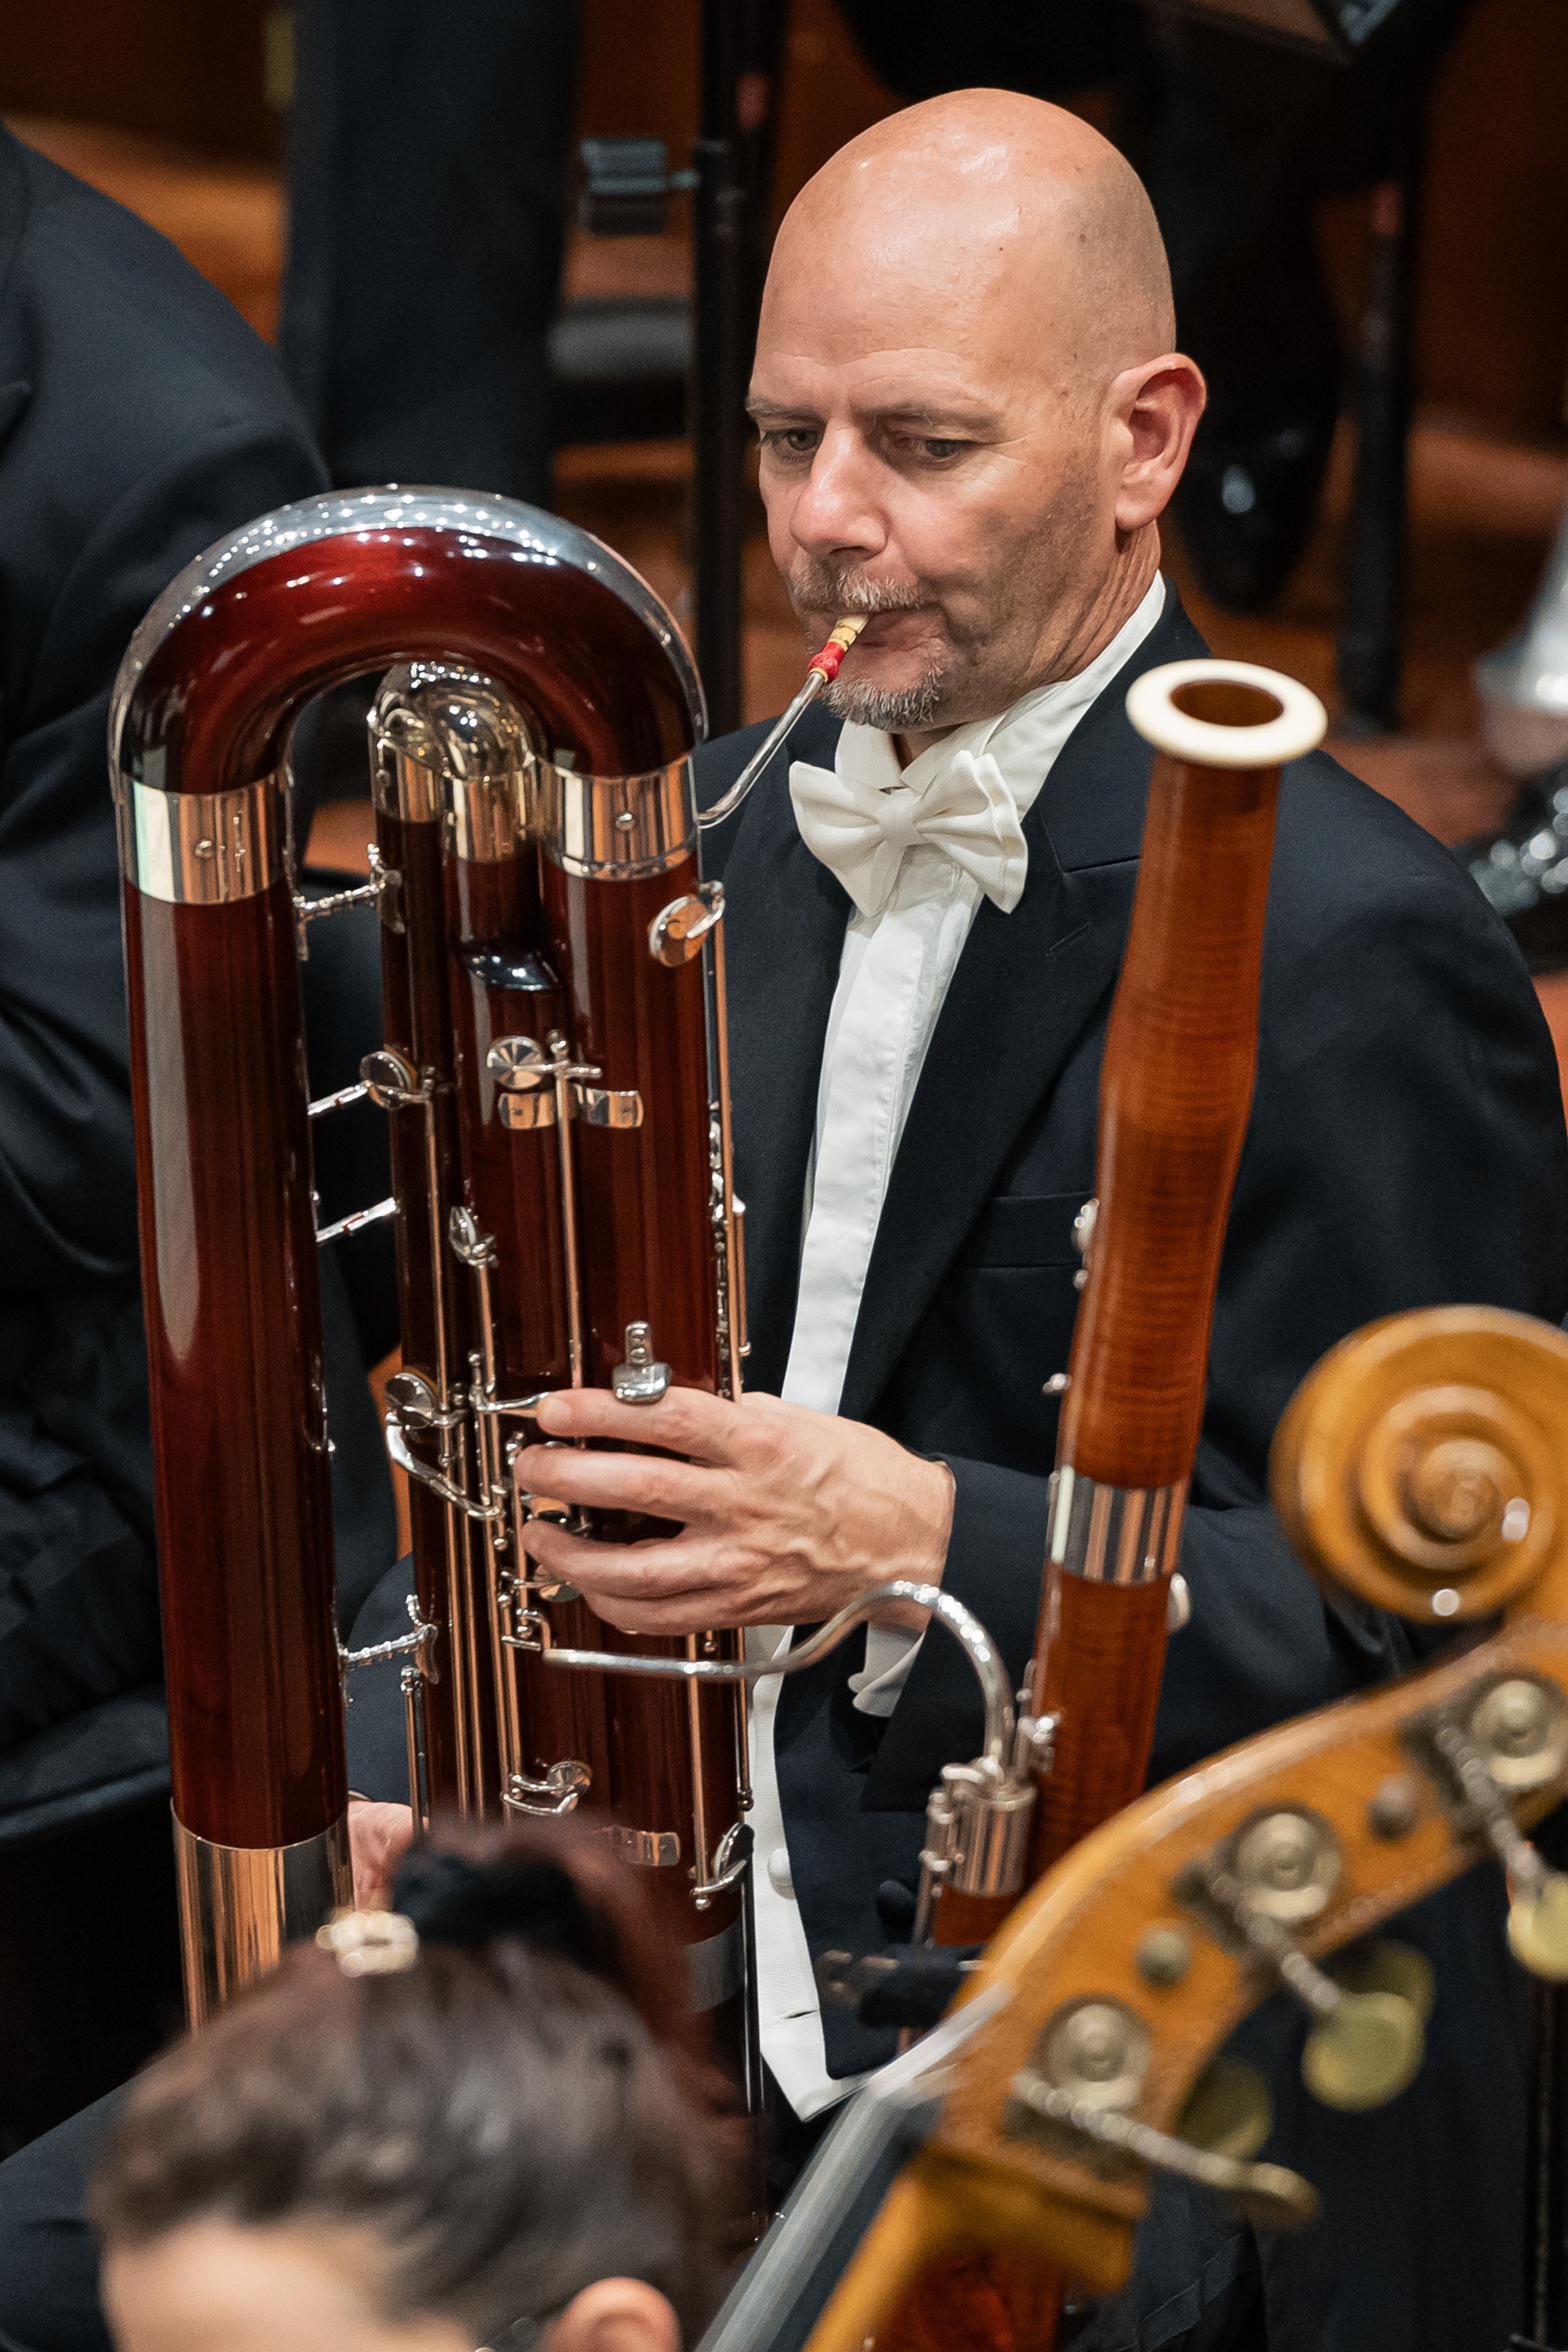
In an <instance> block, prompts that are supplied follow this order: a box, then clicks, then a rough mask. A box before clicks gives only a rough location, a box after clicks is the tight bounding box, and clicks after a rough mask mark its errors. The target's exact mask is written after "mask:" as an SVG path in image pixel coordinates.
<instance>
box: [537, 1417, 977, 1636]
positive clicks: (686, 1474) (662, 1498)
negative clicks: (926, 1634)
mask: <svg viewBox="0 0 1568 2352" xmlns="http://www.w3.org/2000/svg"><path fill="white" fill-rule="evenodd" d="M539 1423H540V1426H541V1428H542V1429H543V1430H545V1431H547V1432H548V1433H549V1434H550V1436H551V1437H552V1438H568V1439H570V1438H580V1437H595V1438H601V1439H605V1438H607V1439H609V1440H610V1441H611V1442H612V1443H617V1442H618V1443H619V1444H624V1445H658V1446H667V1447H668V1449H669V1452H670V1453H671V1454H684V1455H686V1456H688V1457H689V1458H688V1459H687V1460H685V1461H679V1462H672V1461H669V1460H667V1459H664V1458H661V1457H660V1456H658V1455H656V1454H607V1453H585V1452H583V1451H581V1450H579V1449H577V1448H575V1447H562V1446H559V1445H532V1446H530V1447H528V1448H527V1449H526V1450H525V1451H524V1452H523V1453H522V1454H521V1455H520V1456H519V1474H520V1475H521V1480H522V1483H523V1485H524V1486H525V1487H527V1488H529V1489H530V1490H531V1491H532V1492H533V1493H535V1494H539V1495H548V1496H551V1497H552V1498H558V1499H559V1500H561V1501H563V1502H566V1503H584V1504H588V1505H591V1506H593V1507H596V1508H598V1509H601V1510H615V1511H644V1512H648V1513H651V1514H652V1515H653V1516H654V1517H658V1518H661V1519H676V1520H679V1522H680V1532H679V1535H675V1536H670V1537H668V1538H660V1539H658V1540H656V1541H653V1542H650V1543H637V1544H600V1543H591V1542H589V1541H587V1540H586V1539H584V1538H582V1537H578V1536H571V1535H568V1534H567V1533H566V1532H565V1530H564V1529H563V1528H559V1527H554V1526H552V1525H551V1524H550V1523H549V1522H548V1521H547V1520H542V1519H536V1520H534V1521H533V1522H532V1524H531V1526H530V1528H529V1531H528V1546H529V1549H530V1551H531V1552H532V1553H533V1555H534V1557H535V1558H536V1559H538V1560H539V1561H540V1563H541V1565H542V1567H544V1568H545V1569H547V1570H549V1571H550V1573H551V1574H552V1576H556V1577H559V1578H561V1579H562V1580H563V1582H565V1583H567V1584H574V1585H575V1586H576V1587H577V1588H578V1590H579V1591H581V1592H582V1593H583V1594H584V1597H585V1598H586V1599H587V1600H588V1601H590V1602H591V1603H592V1604H593V1607H594V1610H595V1613H596V1614H597V1615H598V1616H600V1617H602V1618H604V1619H605V1621H606V1622H608V1623H609V1624H612V1625H618V1626H619V1627H620V1628H621V1630H622V1631H623V1632H624V1633H700V1632H702V1631H704V1630H706V1629H707V1628H709V1627H718V1626H723V1625H798V1624H809V1623H812V1622H815V1621H816V1619H818V1618H821V1617H828V1616H831V1615H832V1613H833V1612H834V1611H835V1610H836V1609H837V1608H840V1607H841V1606H842V1605H843V1603H844V1602H845V1601H847V1599H848V1598H849V1596H850V1594H851V1593H853V1592H855V1591H858V1589H859V1588H860V1587H861V1586H862V1585H867V1584H889V1583H891V1582H892V1581H893V1580H895V1579H897V1578H900V1577H908V1578H911V1579H913V1580H916V1581H918V1582H920V1583H924V1584H939V1583H940V1582H941V1581H942V1567H943V1564H944V1562H945V1560H946V1558H947V1541H948V1537H949V1535H950V1533H951V1531H952V1472H951V1471H950V1470H949V1469H948V1467H947V1465H946V1464H945V1463H942V1462H927V1461H924V1460H922V1459H921V1456H920V1455H919V1454H907V1453H906V1452H905V1451H904V1448H903V1447H902V1446H901V1445H897V1444H894V1442H893V1440H892V1439H891V1438H890V1437H885V1436H884V1435H883V1434H882V1433H881V1431H880V1430H877V1429H868V1427H867V1426H866V1425H865V1423H862V1422H856V1421H840V1420H839V1419H837V1416H836V1415H834V1414H832V1413H825V1412H808V1411H807V1410H806V1409H805V1407H804V1406H802V1405H793V1404H782V1403H781V1402H779V1400H778V1399H777V1398H776V1397H771V1396H754V1397H748V1398H747V1399H746V1400H745V1402H743V1403H742V1404H738V1405H737V1404H731V1403H729V1402H727V1401H726V1400H725V1399H724V1398H722V1397H712V1396H709V1395H707V1394H705V1393H704V1392H703V1391H701V1390H700V1389H682V1388H675V1389H671V1390H670V1391H669V1393H668V1396H666V1397H665V1398H663V1399H662V1400H661V1402H659V1403H658V1404H653V1405H631V1404H621V1403H619V1402H617V1401H616V1398H614V1397H613V1396H610V1395H609V1394H607V1393H606V1391H604V1390H602V1389H563V1390H561V1391H558V1392H557V1393H556V1394H555V1395H554V1396H551V1397H547V1398H546V1399H545V1401H544V1402H543V1403H542V1405H541V1406H540V1408H539ZM913 1622H920V1621H919V1620H918V1618H917V1619H916V1620H914V1621H913Z"/></svg>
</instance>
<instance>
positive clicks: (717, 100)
mask: <svg viewBox="0 0 1568 2352" xmlns="http://www.w3.org/2000/svg"><path fill="white" fill-rule="evenodd" d="M701 42H702V47H701V89H700V105H699V114H698V137H697V146H696V151H695V156H694V161H695V163H696V167H697V188H696V192H695V194H694V196H693V200H692V201H693V207H694V213H695V220H694V227H695V231H696V236H695V245H696V257H695V269H696V303H695V310H694V316H693V320H692V368H691V398H690V429H691V457H692V475H693V483H694V489H693V530H692V539H693V555H694V558H695V570H696V574H697V593H696V600H695V601H696V621H697V667H698V668H699V669H700V671H701V673H702V685H703V688H704V691H705V692H706V694H707V697H708V723H709V728H710V732H711V733H713V734H715V735H724V734H728V733H729V732H730V731H731V730H732V729H733V728H736V727H738V726H739V725H740V723H741V548H742V501H743V496H744V489H745V462H746V457H745V407H744V404H745V397H746V381H747V376H748V373H749V372H750V368H751V358H752V353H751V325H752V304H751V278H752V272H751V268H750V266H749V265H750V258H751V255H750V242H749V239H748V237H747V235H746V221H745V212H746V191H745V187H744V184H743V182H742V177H741V157H740V142H739V121H738V117H737V109H738V104H739V84H740V79H741V73H742V8H741V6H740V5H738V0H703V8H702V35H701Z"/></svg>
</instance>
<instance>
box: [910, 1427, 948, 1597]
mask: <svg viewBox="0 0 1568 2352" xmlns="http://www.w3.org/2000/svg"><path fill="white" fill-rule="evenodd" d="M915 1460H916V1461H917V1462H918V1464H919V1465H920V1468H921V1473H922V1480H921V1492H920V1494H919V1495H918V1496H917V1502H916V1507H917V1509H918V1511H919V1513H920V1518H921V1532H922V1537H923V1541H922V1543H921V1556H920V1559H919V1563H918V1565H916V1566H915V1567H914V1576H915V1580H916V1581H917V1582H918V1583H921V1584H940V1583H941V1582H942V1576H943V1573H944V1572H945V1570H946V1568H947V1548H948V1545H949V1544H950V1543H951V1542H952V1514H953V1507H954V1498H955V1496H956V1494H957V1491H958V1485H957V1481H956V1479H955V1478H954V1477H953V1475H952V1471H951V1470H950V1469H949V1467H948V1465H947V1464H946V1462H945V1461H944V1460H943V1459H942V1455H941V1454H917V1455H916V1456H915Z"/></svg>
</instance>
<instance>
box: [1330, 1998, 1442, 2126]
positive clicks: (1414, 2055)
mask: <svg viewBox="0 0 1568 2352" xmlns="http://www.w3.org/2000/svg"><path fill="white" fill-rule="evenodd" d="M1425 2052H1426V2027H1425V2025H1424V2024H1423V2022H1422V2020H1421V2017H1420V2014H1419V2012H1418V2011H1416V2009H1415V2007H1414V2006H1413V2004H1412V2003H1411V2002H1410V2001H1408V2000H1405V1999H1404V1998H1403V1997H1402V1996H1401V1995H1400V1994H1399V1993H1396V1992H1343V1991H1342V1992H1341V1993H1340V1997H1339V1999H1338V2000H1337V2001H1336V2002H1335V2003H1334V2006H1333V2008H1332V2009H1331V2011H1329V2012H1328V2014H1327V2015H1326V2016H1324V2017H1322V2018H1321V2019H1320V2020H1319V2021H1318V2023H1317V2024H1316V2025H1314V2026H1313V2028H1312V2030H1311V2032H1310V2033H1309V2034H1308V2036H1307V2040H1306V2043H1305V2046H1304V2048H1303V2049H1302V2052H1301V2080H1302V2081H1303V2082H1304V2083H1305V2084H1306V2085H1307V2088H1308V2090H1309V2091H1310V2092H1311V2094H1312V2096H1313V2097H1314V2098H1315V2099H1317V2100H1319V2101H1320V2102H1321V2105H1323V2106H1325V2107H1336V2108H1338V2109H1339V2110H1340V2111H1341V2112H1342V2113H1343V2114H1348V2115H1358V2114H1361V2113H1362V2112H1363V2111H1364V2110H1365V2109H1367V2108H1369V2107H1382V2106H1386V2105H1387V2104H1388V2102H1389V2100H1390V2099H1396V2098H1397V2097H1398V2096H1399V2094H1400V2092H1401V2091H1403V2090H1406V2089H1408V2087H1409V2085H1410V2084H1412V2083H1413V2082H1414V2081H1415V2076H1416V2074H1417V2073H1418V2072H1419V2071H1420V2066H1421V2060H1422V2057H1423V2055H1424V2054H1425Z"/></svg>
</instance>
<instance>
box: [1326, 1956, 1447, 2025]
mask: <svg viewBox="0 0 1568 2352" xmlns="http://www.w3.org/2000/svg"><path fill="white" fill-rule="evenodd" d="M1329 1973H1330V1975H1331V1977H1332V1978H1333V1979H1334V1982H1335V1983H1336V1984H1337V1985H1339V1986H1340V1987H1341V1988H1342V1990H1344V1991H1345V1992H1393V1993H1397V1994H1398V1995H1399V1997H1400V1999H1401V2000H1407V2001H1408V2002H1409V2003H1410V2006H1411V2008H1412V2009H1413V2010H1414V2011H1415V2014H1416V2016H1417V2017H1418V2018H1419V2019H1420V2020H1421V2022H1422V2024H1423V2025H1425V2024H1426V2021H1427V2019H1428V2018H1429V2017H1430V2016H1431V2014H1432V2000H1433V1995H1434V1992H1435V1990H1436V1986H1435V1982H1434V1979H1433V1975H1432V1963H1431V1961H1430V1960H1429V1959H1428V1958H1426V1953H1425V1952H1418V1951H1417V1950H1416V1948H1415V1945H1414V1944H1398V1943H1395V1942H1394V1940H1393V1939H1392V1937H1387V1938H1384V1939H1383V1940H1381V1941H1379V1942H1377V1943H1372V1942H1367V1943H1362V1944H1352V1945H1351V1946H1350V1948H1349V1949H1348V1950H1346V1951H1343V1952H1341V1953H1339V1954H1338V1955H1337V1956H1336V1957H1335V1958H1333V1959H1332V1960H1331V1962H1330V1963H1329Z"/></svg>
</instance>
